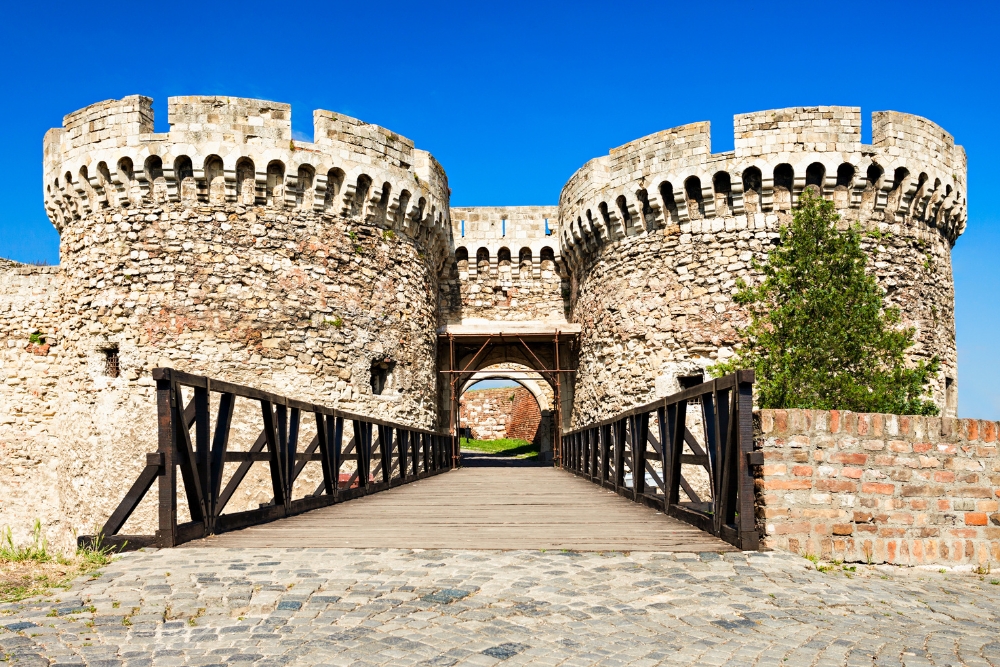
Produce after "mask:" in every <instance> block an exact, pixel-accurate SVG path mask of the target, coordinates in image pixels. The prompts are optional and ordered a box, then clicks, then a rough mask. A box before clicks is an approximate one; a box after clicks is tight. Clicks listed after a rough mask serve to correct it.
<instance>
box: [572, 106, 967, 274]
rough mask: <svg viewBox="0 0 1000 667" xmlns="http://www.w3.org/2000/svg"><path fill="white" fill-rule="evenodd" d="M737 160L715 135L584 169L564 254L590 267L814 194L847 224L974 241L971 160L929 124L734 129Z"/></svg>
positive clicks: (807, 115)
mask: <svg viewBox="0 0 1000 667" xmlns="http://www.w3.org/2000/svg"><path fill="white" fill-rule="evenodd" d="M734 135H735V150H733V151H728V152H724V153H712V150H711V137H710V131H709V123H707V122H701V123H692V124H690V125H682V126H680V127H676V128H672V129H669V130H663V131H661V132H657V133H655V134H651V135H649V136H647V137H643V138H641V139H637V140H635V141H632V142H630V143H628V144H625V145H624V146H619V147H618V148H614V149H612V150H611V152H610V153H609V154H608V155H605V156H603V157H599V158H595V159H593V160H591V161H590V162H588V163H587V164H585V165H584V166H583V167H581V168H580V169H579V170H578V171H577V172H576V173H575V174H574V175H573V176H572V177H571V178H570V180H569V181H568V182H567V183H566V185H565V186H564V187H563V190H562V194H561V196H560V199H559V222H560V225H559V227H560V242H561V245H562V250H563V254H564V255H567V257H568V259H569V260H570V261H571V262H573V261H574V260H581V259H583V258H584V257H586V256H587V255H588V253H589V251H590V250H593V249H595V248H596V247H597V246H598V245H599V244H603V243H605V242H608V241H613V240H615V239H618V238H623V237H627V236H633V235H637V234H641V233H643V232H646V231H651V230H653V229H657V228H663V227H668V226H676V225H683V224H684V223H687V222H690V221H692V220H697V219H707V218H727V217H730V218H731V217H738V216H745V215H753V214H768V213H772V212H774V213H776V212H779V211H788V210H789V209H790V208H791V207H792V206H794V204H795V203H796V202H797V201H798V198H799V197H800V196H801V194H802V192H803V191H804V190H805V189H806V188H812V189H813V190H814V191H815V192H816V193H819V194H821V195H822V196H824V197H826V198H828V199H831V200H833V201H834V202H835V203H836V205H837V208H838V209H840V210H841V211H842V212H848V211H851V210H852V209H854V210H855V211H856V213H854V214H853V215H854V216H855V217H856V218H865V219H869V218H870V219H874V220H877V221H879V222H883V223H885V224H887V225H900V226H902V227H903V228H909V229H908V231H907V233H910V234H914V235H922V234H939V235H941V236H943V237H944V238H945V239H946V240H947V241H948V242H949V243H950V244H954V242H955V240H956V239H957V238H958V236H959V235H960V234H961V233H962V232H963V230H964V229H965V220H966V192H967V191H966V158H965V151H964V150H963V149H962V147H961V146H956V145H955V141H954V139H953V138H952V136H951V135H950V134H948V133H947V132H945V131H944V130H943V129H941V128H940V127H939V126H937V125H935V124H934V123H932V122H931V121H929V120H927V119H925V118H921V117H919V116H912V115H909V114H903V113H899V112H895V111H879V112H875V113H874V114H872V144H871V145H866V144H862V143H861V109H860V108H858V107H796V108H790V109H775V110H771V111H759V112H755V113H748V114H740V115H737V116H735V118H734Z"/></svg>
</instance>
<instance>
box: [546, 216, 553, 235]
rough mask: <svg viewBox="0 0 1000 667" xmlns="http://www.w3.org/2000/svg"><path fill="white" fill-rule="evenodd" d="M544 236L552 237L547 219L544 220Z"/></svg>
mask: <svg viewBox="0 0 1000 667" xmlns="http://www.w3.org/2000/svg"><path fill="white" fill-rule="evenodd" d="M545 235H546V236H552V230H551V229H549V219H548V218H545Z"/></svg>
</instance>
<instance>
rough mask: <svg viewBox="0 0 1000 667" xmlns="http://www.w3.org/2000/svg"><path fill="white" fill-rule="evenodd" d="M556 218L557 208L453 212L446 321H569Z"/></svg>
mask: <svg viewBox="0 0 1000 667" xmlns="http://www.w3.org/2000/svg"><path fill="white" fill-rule="evenodd" d="M558 219H559V209H558V208H557V207H555V206H476V207H463V208H458V207H455V208H452V209H451V235H452V247H453V251H452V255H451V257H450V258H449V260H450V261H449V264H448V266H447V269H450V270H448V271H446V272H445V273H443V274H442V276H441V283H440V286H441V290H442V294H441V300H440V314H441V319H442V321H443V322H446V323H460V322H463V321H483V322H485V321H497V320H502V321H524V320H536V321H548V322H552V321H555V322H565V321H566V315H565V309H564V305H565V297H566V294H567V293H568V291H569V290H568V283H567V281H566V278H567V274H566V270H565V267H564V266H563V265H562V255H561V253H560V249H559V248H560V246H559V234H558V229H559V227H558Z"/></svg>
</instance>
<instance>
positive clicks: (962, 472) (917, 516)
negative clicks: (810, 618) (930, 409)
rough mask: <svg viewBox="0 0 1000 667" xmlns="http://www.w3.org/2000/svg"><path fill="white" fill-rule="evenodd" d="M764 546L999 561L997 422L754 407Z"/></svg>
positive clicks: (915, 559) (899, 560) (861, 556)
mask: <svg viewBox="0 0 1000 667" xmlns="http://www.w3.org/2000/svg"><path fill="white" fill-rule="evenodd" d="M756 419H757V422H758V423H757V429H756V437H755V448H756V449H759V450H762V451H763V453H764V465H763V466H761V467H760V468H759V470H758V471H757V475H758V477H757V481H756V495H757V521H758V525H759V528H760V530H761V535H762V536H763V545H764V546H765V548H772V549H781V550H784V551H791V552H795V553H801V554H807V555H815V556H820V557H823V558H826V559H840V560H844V561H849V562H861V563H864V562H872V563H895V564H902V565H922V564H946V565H972V566H986V565H988V564H989V563H993V564H994V565H995V564H996V563H998V562H1000V512H998V500H1000V453H998V450H997V446H998V445H997V438H998V428H1000V424H998V423H997V422H989V421H977V420H975V419H951V418H931V417H901V416H896V415H879V414H857V413H851V412H837V411H819V410H762V411H760V412H759V413H758V414H757V415H756Z"/></svg>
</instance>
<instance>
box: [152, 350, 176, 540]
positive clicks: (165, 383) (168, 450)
mask: <svg viewBox="0 0 1000 667" xmlns="http://www.w3.org/2000/svg"><path fill="white" fill-rule="evenodd" d="M157 370H160V371H161V373H160V374H159V375H160V376H159V377H157V378H156V413H157V452H158V453H159V454H160V456H161V457H162V461H163V471H162V474H161V475H160V482H159V485H158V487H157V490H158V492H159V512H158V514H159V524H160V527H159V529H158V530H157V531H156V543H157V544H158V545H159V546H161V547H172V546H176V545H177V467H176V466H177V448H176V445H175V444H174V443H176V442H177V434H176V433H175V432H174V431H175V430H176V424H174V406H175V405H176V403H177V397H176V396H174V383H173V379H172V378H171V377H170V376H171V374H170V369H157Z"/></svg>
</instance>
